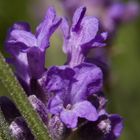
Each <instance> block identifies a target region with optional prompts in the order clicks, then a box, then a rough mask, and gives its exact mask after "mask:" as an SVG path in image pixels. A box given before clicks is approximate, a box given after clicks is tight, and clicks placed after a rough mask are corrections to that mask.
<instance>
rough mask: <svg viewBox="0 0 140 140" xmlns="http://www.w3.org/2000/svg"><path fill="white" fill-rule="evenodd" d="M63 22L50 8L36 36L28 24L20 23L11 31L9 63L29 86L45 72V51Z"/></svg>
mask: <svg viewBox="0 0 140 140" xmlns="http://www.w3.org/2000/svg"><path fill="white" fill-rule="evenodd" d="M60 22H61V18H58V17H56V12H55V10H54V9H53V8H52V7H50V8H49V9H48V11H47V13H46V16H45V19H44V20H43V22H42V23H41V24H40V25H39V26H38V27H37V29H36V33H35V35H34V34H32V33H31V31H30V27H29V25H28V24H27V23H23V22H18V23H15V24H14V25H13V27H12V28H11V29H10V30H9V35H8V38H7V41H6V49H7V51H8V52H9V53H10V54H11V56H12V58H10V59H9V62H10V63H12V64H13V65H14V66H15V69H16V74H17V76H18V77H19V78H20V79H21V80H22V81H24V82H25V83H27V84H29V83H30V80H31V79H38V78H40V77H41V75H42V74H43V72H44V71H45V51H46V49H47V48H48V47H49V39H50V37H51V35H52V33H53V32H54V31H55V30H56V28H57V27H58V26H59V24H60Z"/></svg>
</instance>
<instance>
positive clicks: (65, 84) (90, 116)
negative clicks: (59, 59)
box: [43, 63, 102, 128]
mask: <svg viewBox="0 0 140 140" xmlns="http://www.w3.org/2000/svg"><path fill="white" fill-rule="evenodd" d="M45 76H46V77H47V78H46V80H45V81H44V85H43V86H45V88H46V89H47V91H48V92H49V93H50V94H51V93H52V92H53V93H54V94H55V96H54V97H51V96H52V95H50V101H49V105H48V108H49V111H50V113H52V114H54V115H59V116H60V119H61V120H62V122H64V123H65V125H66V126H67V127H68V128H75V127H76V126H77V123H78V117H80V118H85V119H87V120H89V121H95V120H97V118H98V114H97V111H96V108H95V107H94V106H93V105H92V104H91V103H90V102H89V101H87V98H88V97H89V96H90V95H92V94H95V93H96V92H98V91H100V90H101V89H102V72H101V70H100V69H99V68H98V67H97V66H95V65H93V64H88V63H82V64H80V65H78V66H76V67H74V68H70V67H69V66H59V67H56V66H53V67H51V68H50V69H49V70H48V72H47V75H45Z"/></svg>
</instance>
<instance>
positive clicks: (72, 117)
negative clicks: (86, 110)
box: [60, 109, 78, 128]
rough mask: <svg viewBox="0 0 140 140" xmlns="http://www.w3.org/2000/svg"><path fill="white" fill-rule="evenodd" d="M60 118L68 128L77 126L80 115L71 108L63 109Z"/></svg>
mask: <svg viewBox="0 0 140 140" xmlns="http://www.w3.org/2000/svg"><path fill="white" fill-rule="evenodd" d="M60 119H61V120H62V122H63V123H64V124H65V125H66V126H67V127H68V128H75V127H76V126H77V122H78V117H77V115H76V113H74V112H73V111H71V110H66V109H65V110H63V111H62V112H61V114H60Z"/></svg>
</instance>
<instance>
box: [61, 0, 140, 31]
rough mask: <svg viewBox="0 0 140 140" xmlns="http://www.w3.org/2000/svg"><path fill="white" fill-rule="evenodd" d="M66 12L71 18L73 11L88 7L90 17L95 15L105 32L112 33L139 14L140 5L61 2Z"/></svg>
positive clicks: (109, 0)
mask: <svg viewBox="0 0 140 140" xmlns="http://www.w3.org/2000/svg"><path fill="white" fill-rule="evenodd" d="M60 1H61V2H62V5H63V8H64V11H65V12H66V13H67V15H68V16H69V17H70V18H71V17H72V15H73V11H75V10H76V9H77V8H78V7H80V6H81V5H85V6H86V7H88V11H87V13H88V15H93V16H96V17H98V18H100V20H101V25H102V27H103V30H106V31H108V32H110V33H112V32H114V31H115V30H116V28H117V25H118V24H119V23H122V22H127V21H130V20H132V19H134V18H135V17H137V16H138V14H139V10H140V9H139V5H138V3H137V2H134V1H130V2H128V3H123V2H121V1H114V0H86V1H85V0H77V1H74V0H70V1H69V0H60Z"/></svg>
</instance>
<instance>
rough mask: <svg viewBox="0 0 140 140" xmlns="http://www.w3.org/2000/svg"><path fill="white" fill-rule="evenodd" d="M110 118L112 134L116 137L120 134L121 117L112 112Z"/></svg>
mask: <svg viewBox="0 0 140 140" xmlns="http://www.w3.org/2000/svg"><path fill="white" fill-rule="evenodd" d="M110 120H111V123H112V127H113V128H112V129H113V130H112V131H113V134H114V136H115V137H116V138H118V137H119V136H120V135H121V133H122V129H123V121H122V118H121V117H120V116H119V115H116V114H114V115H111V116H110Z"/></svg>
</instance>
